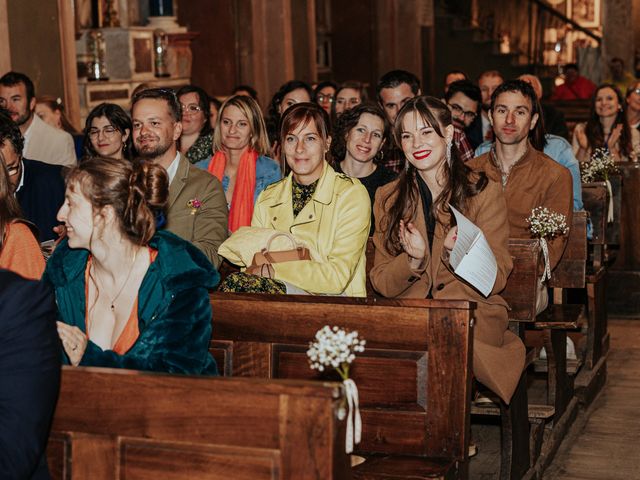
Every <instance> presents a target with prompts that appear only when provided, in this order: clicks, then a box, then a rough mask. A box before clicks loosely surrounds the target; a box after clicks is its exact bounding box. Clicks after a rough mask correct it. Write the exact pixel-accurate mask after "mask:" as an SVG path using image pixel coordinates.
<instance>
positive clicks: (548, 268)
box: [539, 238, 551, 282]
mask: <svg viewBox="0 0 640 480" xmlns="http://www.w3.org/2000/svg"><path fill="white" fill-rule="evenodd" d="M539 240H540V247H541V248H542V256H543V257H544V272H542V280H541V282H544V281H545V280H547V279H548V280H551V265H550V263H551V262H550V261H549V246H548V245H547V241H546V240H545V239H544V238H540V239H539Z"/></svg>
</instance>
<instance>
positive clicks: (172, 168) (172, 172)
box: [167, 152, 180, 185]
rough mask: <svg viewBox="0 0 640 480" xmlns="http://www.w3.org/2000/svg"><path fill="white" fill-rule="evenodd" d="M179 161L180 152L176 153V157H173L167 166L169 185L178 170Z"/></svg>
mask: <svg viewBox="0 0 640 480" xmlns="http://www.w3.org/2000/svg"><path fill="white" fill-rule="evenodd" d="M179 163H180V152H178V153H176V158H174V159H173V162H171V165H169V168H167V175H169V185H171V182H173V179H174V178H175V176H176V173H177V172H178V164H179Z"/></svg>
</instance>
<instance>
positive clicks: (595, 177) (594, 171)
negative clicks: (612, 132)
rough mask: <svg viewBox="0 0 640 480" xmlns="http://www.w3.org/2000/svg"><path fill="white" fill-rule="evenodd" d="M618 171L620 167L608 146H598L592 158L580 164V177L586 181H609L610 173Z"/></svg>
mask: <svg viewBox="0 0 640 480" xmlns="http://www.w3.org/2000/svg"><path fill="white" fill-rule="evenodd" d="M617 171H618V167H616V164H615V163H614V161H613V157H612V156H611V154H610V153H609V150H607V149H606V148H596V149H595V151H594V152H593V153H592V154H591V160H590V161H588V162H584V163H582V164H581V165H580V177H581V178H582V181H583V182H584V183H589V182H598V181H607V180H608V179H609V174H611V173H615V172H617Z"/></svg>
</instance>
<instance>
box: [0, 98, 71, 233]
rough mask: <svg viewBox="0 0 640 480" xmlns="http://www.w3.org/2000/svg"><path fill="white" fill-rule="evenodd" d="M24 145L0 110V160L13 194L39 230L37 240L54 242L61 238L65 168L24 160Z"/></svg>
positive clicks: (26, 216)
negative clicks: (56, 230)
mask: <svg viewBox="0 0 640 480" xmlns="http://www.w3.org/2000/svg"><path fill="white" fill-rule="evenodd" d="M23 145H24V140H23V138H22V134H21V133H20V129H19V128H18V126H17V125H16V124H15V123H14V122H13V121H12V120H11V115H10V113H9V112H8V111H7V110H5V109H3V108H0V161H1V162H3V163H4V164H5V167H6V168H7V172H8V173H9V183H10V184H11V191H12V192H13V193H14V194H15V196H16V199H17V200H18V203H19V204H20V208H21V210H22V214H23V216H24V218H25V219H26V220H28V221H30V222H31V223H33V224H35V226H36V227H38V233H39V236H38V240H39V241H41V242H44V241H46V240H53V239H55V238H57V237H58V234H57V233H56V232H55V231H54V228H55V227H56V226H57V225H58V220H57V219H56V215H57V214H58V209H59V208H60V206H61V205H62V203H63V202H64V179H63V175H62V166H61V165H49V164H47V163H44V162H39V161H37V160H30V159H27V158H22V150H23Z"/></svg>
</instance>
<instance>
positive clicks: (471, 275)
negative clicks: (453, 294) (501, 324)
mask: <svg viewBox="0 0 640 480" xmlns="http://www.w3.org/2000/svg"><path fill="white" fill-rule="evenodd" d="M449 207H450V208H451V211H452V212H453V214H454V215H455V217H456V221H457V223H458V238H457V239H456V243H455V245H454V247H453V250H452V251H451V254H450V255H449V264H450V265H451V267H452V268H453V271H454V273H455V274H456V275H458V276H459V277H461V278H463V279H465V280H466V281H467V282H468V283H469V284H471V285H472V286H473V287H474V288H476V289H477V290H478V291H479V292H480V293H482V294H483V295H484V296H485V297H488V296H489V294H490V293H491V290H492V289H493V285H494V284H495V283H496V275H497V274H498V264H497V262H496V257H495V256H494V255H493V251H492V250H491V247H490V246H489V242H487V239H486V237H485V236H484V233H482V230H480V229H479V228H478V227H477V226H476V225H475V224H474V223H473V222H471V221H470V220H469V219H468V218H467V217H465V216H464V215H463V214H462V213H460V212H459V211H458V210H456V209H455V208H454V207H453V206H451V205H449Z"/></svg>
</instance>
